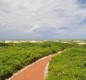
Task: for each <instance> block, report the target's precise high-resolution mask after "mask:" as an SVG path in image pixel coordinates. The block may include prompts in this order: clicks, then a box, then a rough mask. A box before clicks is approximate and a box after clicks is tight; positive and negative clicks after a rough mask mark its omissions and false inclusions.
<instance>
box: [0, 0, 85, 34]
mask: <svg viewBox="0 0 86 80" xmlns="http://www.w3.org/2000/svg"><path fill="white" fill-rule="evenodd" d="M84 18H86V8H81V7H80V5H79V4H78V3H77V0H0V31H2V30H3V31H4V30H5V31H6V30H7V31H10V32H11V31H14V33H17V32H18V33H19V35H20V34H21V35H24V34H27V35H31V34H32V35H36V34H37V35H38V34H39V35H40V34H41V33H39V32H40V31H43V30H51V31H52V32H53V33H55V34H56V33H60V34H61V35H64V34H65V35H71V33H70V32H71V31H74V33H76V32H75V31H76V29H75V27H77V29H78V27H79V28H80V27H81V28H83V27H82V25H79V23H80V22H81V21H82V20H83V19H84ZM84 25H85V26H86V24H84ZM3 27H4V28H3ZM63 27H66V28H70V31H69V32H68V31H65V30H59V28H63ZM57 31H58V32H57ZM37 32H38V33H37ZM3 35H5V34H3Z"/></svg>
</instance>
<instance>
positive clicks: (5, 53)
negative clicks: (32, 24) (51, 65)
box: [0, 42, 85, 80]
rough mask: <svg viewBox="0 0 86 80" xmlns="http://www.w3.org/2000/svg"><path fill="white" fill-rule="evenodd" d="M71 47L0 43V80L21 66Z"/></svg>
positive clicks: (58, 44)
mask: <svg viewBox="0 0 86 80" xmlns="http://www.w3.org/2000/svg"><path fill="white" fill-rule="evenodd" d="M72 46H74V45H72V44H65V43H57V42H44V43H17V44H14V43H0V80H5V78H7V77H10V76H11V75H12V74H13V73H15V72H16V71H18V70H19V69H21V68H23V66H26V65H28V64H31V63H32V62H34V61H36V60H38V59H39V58H41V57H43V56H47V55H50V54H53V53H56V52H58V51H59V50H63V49H65V48H69V47H72ZM84 65H85V64H84Z"/></svg>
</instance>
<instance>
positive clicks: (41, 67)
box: [8, 51, 62, 80]
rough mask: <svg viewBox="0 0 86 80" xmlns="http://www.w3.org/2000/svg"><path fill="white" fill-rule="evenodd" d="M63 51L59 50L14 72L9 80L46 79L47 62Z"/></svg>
mask: <svg viewBox="0 0 86 80" xmlns="http://www.w3.org/2000/svg"><path fill="white" fill-rule="evenodd" d="M61 52H62V51H59V52H58V53H57V54H54V55H49V56H46V57H43V58H41V59H39V60H38V61H36V62H34V63H32V64H31V65H29V66H27V67H25V68H24V69H22V70H20V71H19V72H17V73H16V74H14V75H13V76H12V77H11V78H9V79H8V80H44V77H45V76H46V71H45V70H46V69H45V68H46V66H47V64H48V63H49V61H50V60H51V59H52V57H53V56H55V55H58V54H60V53H61Z"/></svg>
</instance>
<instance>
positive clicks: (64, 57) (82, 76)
mask: <svg viewBox="0 0 86 80" xmlns="http://www.w3.org/2000/svg"><path fill="white" fill-rule="evenodd" d="M46 80H86V45H83V46H79V45H76V46H75V47H72V48H69V49H67V50H66V51H64V52H63V53H62V54H61V55H59V56H56V57H55V58H53V60H52V61H51V62H50V65H49V75H48V78H47V79H46Z"/></svg>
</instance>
